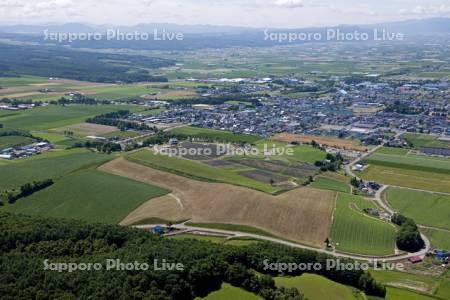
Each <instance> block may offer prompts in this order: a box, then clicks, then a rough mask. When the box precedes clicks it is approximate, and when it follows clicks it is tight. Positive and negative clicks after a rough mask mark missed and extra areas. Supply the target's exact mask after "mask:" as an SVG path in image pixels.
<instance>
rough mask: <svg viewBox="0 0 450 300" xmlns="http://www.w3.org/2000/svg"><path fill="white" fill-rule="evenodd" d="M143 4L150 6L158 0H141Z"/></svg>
mask: <svg viewBox="0 0 450 300" xmlns="http://www.w3.org/2000/svg"><path fill="white" fill-rule="evenodd" d="M141 2H142V4H144V5H145V6H150V5H152V4H153V3H155V2H156V0H141Z"/></svg>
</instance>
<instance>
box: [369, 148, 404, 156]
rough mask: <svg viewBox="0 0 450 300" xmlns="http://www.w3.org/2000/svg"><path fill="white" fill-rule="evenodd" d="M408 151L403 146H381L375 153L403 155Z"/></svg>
mask: <svg viewBox="0 0 450 300" xmlns="http://www.w3.org/2000/svg"><path fill="white" fill-rule="evenodd" d="M408 152H409V150H408V149H403V148H391V147H381V148H380V149H378V150H377V151H376V152H375V153H379V154H391V155H401V156H404V155H406V154H408Z"/></svg>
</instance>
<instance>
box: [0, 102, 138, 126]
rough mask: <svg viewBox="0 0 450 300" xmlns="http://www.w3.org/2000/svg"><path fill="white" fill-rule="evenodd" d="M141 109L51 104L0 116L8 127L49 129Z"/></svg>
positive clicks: (123, 106)
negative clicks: (107, 114) (114, 113)
mask: <svg viewBox="0 0 450 300" xmlns="http://www.w3.org/2000/svg"><path fill="white" fill-rule="evenodd" d="M126 109H128V110H131V111H136V110H139V107H138V106H126V105H122V106H118V105H69V106H60V105H49V106H45V107H37V108H33V109H28V110H24V111H21V112H20V113H18V114H16V115H13V116H7V117H2V118H0V121H1V123H2V124H3V125H4V126H5V127H7V128H16V129H24V130H36V131H37V130H47V129H52V128H59V127H64V126H67V125H72V124H76V123H82V122H84V121H85V120H86V119H87V118H89V117H93V116H96V115H99V114H104V113H107V112H113V111H118V110H126Z"/></svg>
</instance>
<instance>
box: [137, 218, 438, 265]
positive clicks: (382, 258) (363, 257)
mask: <svg viewBox="0 0 450 300" xmlns="http://www.w3.org/2000/svg"><path fill="white" fill-rule="evenodd" d="M155 226H158V225H138V226H135V228H140V229H151V228H153V227H155ZM159 226H162V227H166V225H164V224H160V225H159ZM172 227H173V228H175V229H178V230H182V231H183V233H187V232H201V233H204V234H206V235H225V236H230V237H234V238H237V237H246V238H254V239H258V240H263V241H268V242H273V243H277V244H282V245H285V246H289V247H293V248H299V249H304V250H310V251H315V252H319V253H324V254H328V255H331V256H334V257H340V258H350V259H355V260H361V261H373V260H379V261H386V262H390V261H399V260H403V259H408V258H410V257H413V256H425V254H426V253H427V251H428V249H429V242H428V240H425V243H426V244H427V243H428V244H427V246H426V248H425V249H423V250H421V251H419V252H416V253H407V254H401V255H391V256H369V255H358V254H350V253H343V252H339V251H328V250H325V249H319V248H314V247H311V246H307V245H303V244H297V243H294V242H288V241H285V240H281V239H277V238H272V237H268V236H264V235H259V234H252V233H246V232H239V231H229V230H220V229H208V228H203V227H193V226H188V225H186V224H185V223H182V224H176V225H173V226H172Z"/></svg>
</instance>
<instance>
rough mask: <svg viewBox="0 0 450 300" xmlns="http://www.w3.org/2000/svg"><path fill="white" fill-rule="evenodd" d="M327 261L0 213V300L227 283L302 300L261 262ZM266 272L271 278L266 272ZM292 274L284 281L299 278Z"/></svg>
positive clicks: (155, 295) (203, 289)
mask: <svg viewBox="0 0 450 300" xmlns="http://www.w3.org/2000/svg"><path fill="white" fill-rule="evenodd" d="M328 258H330V257H328V256H326V255H323V254H318V253H316V252H312V251H306V250H300V249H293V248H290V247H286V246H282V245H275V244H271V243H257V244H253V245H249V246H244V247H236V246H224V245H218V244H212V243H208V242H201V241H194V240H172V239H167V238H163V237H160V236H157V235H154V234H151V233H149V232H146V231H143V230H138V229H130V228H125V227H121V226H115V225H103V224H86V223H83V222H81V221H72V220H57V219H43V218H37V217H31V216H21V215H14V214H6V213H0V298H2V299H99V298H101V299H183V300H184V299H194V298H195V297H197V296H200V297H203V296H206V295H207V294H209V293H210V292H212V291H215V290H218V289H220V286H221V284H222V282H228V283H230V284H232V285H234V286H237V287H241V288H243V289H245V290H247V291H250V292H252V293H255V294H258V295H260V296H261V297H263V298H264V299H277V300H278V299H280V300H281V299H303V296H302V295H301V294H299V293H298V292H297V291H296V290H294V289H280V288H276V287H275V284H274V281H273V279H272V277H271V275H276V276H279V275H280V274H279V273H278V272H277V271H273V270H272V271H271V270H266V269H265V268H264V260H266V259H268V260H269V261H273V262H280V261H282V262H290V261H295V262H299V263H300V262H305V263H306V262H311V263H320V264H323V265H325V264H326V259H328ZM46 259H47V260H48V261H51V262H71V263H99V262H104V261H105V260H106V259H120V260H121V261H123V262H134V261H138V262H148V263H149V264H150V265H152V264H153V261H154V260H155V259H157V260H159V261H162V260H163V259H165V260H166V261H167V262H173V263H181V264H182V265H183V266H184V268H183V269H182V270H172V271H160V270H153V268H150V269H149V270H147V271H136V270H135V271H111V270H110V271H106V270H105V269H102V270H99V271H76V272H72V273H68V272H58V271H52V270H45V269H44V261H45V260H46ZM270 272H271V273H270ZM317 273H318V274H320V275H323V276H325V277H327V278H330V279H332V280H334V281H337V282H340V283H343V284H347V285H350V286H354V287H356V288H360V289H362V290H364V291H365V292H366V294H369V295H377V296H381V297H384V296H385V293H386V290H385V288H384V286H382V285H380V284H378V283H376V282H375V280H374V279H373V278H372V277H371V275H370V274H368V273H367V272H364V271H356V270H353V271H342V270H330V271H327V270H325V268H323V269H322V271H317ZM299 274H301V271H299V270H298V271H296V272H294V273H292V274H290V275H299Z"/></svg>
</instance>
